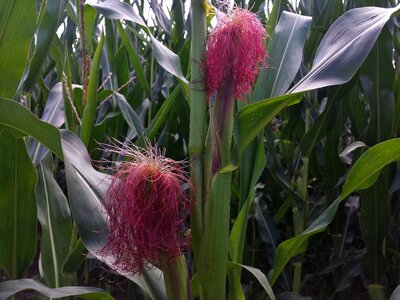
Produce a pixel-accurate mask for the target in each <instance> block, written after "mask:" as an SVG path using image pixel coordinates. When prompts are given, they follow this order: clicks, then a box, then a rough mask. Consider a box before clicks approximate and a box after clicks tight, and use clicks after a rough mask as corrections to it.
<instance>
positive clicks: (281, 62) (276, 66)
mask: <svg viewBox="0 0 400 300" xmlns="http://www.w3.org/2000/svg"><path fill="white" fill-rule="evenodd" d="M275 5H276V4H274V7H275ZM310 26H311V18H310V17H306V16H301V15H296V14H293V13H289V12H286V11H283V12H282V14H281V17H280V19H279V23H278V25H277V26H276V28H275V31H274V33H273V36H272V37H271V41H270V42H269V43H268V49H267V51H268V54H269V56H270V57H271V59H270V63H269V64H268V66H267V67H266V68H262V69H261V71H260V74H259V76H258V79H257V83H256V86H255V88H254V93H253V95H252V97H251V98H252V100H260V99H266V98H270V97H274V96H279V95H283V94H284V93H285V92H286V91H287V89H288V88H289V86H290V84H291V83H292V81H293V79H294V77H295V76H296V74H297V72H298V70H299V68H300V64H301V61H302V55H300V53H302V52H303V47H304V43H305V41H306V38H307V34H308V31H309V29H310Z"/></svg>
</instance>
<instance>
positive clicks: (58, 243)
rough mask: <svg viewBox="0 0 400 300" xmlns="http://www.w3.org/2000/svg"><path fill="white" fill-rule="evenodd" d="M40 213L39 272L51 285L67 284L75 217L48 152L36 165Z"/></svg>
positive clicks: (37, 196)
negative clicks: (65, 271) (64, 268)
mask: <svg viewBox="0 0 400 300" xmlns="http://www.w3.org/2000/svg"><path fill="white" fill-rule="evenodd" d="M37 174H38V184H37V186H36V198H37V214H38V219H39V222H40V226H41V228H42V232H41V243H40V262H39V263H40V273H41V277H42V279H43V280H44V281H45V282H46V284H47V286H49V287H60V286H64V285H66V284H68V281H67V278H66V277H65V275H64V274H62V265H63V263H64V260H65V259H66V257H67V255H68V252H69V248H70V244H71V237H72V220H71V214H70V210H69V205H68V201H67V198H66V197H65V195H64V193H63V191H62V190H61V188H60V187H59V186H58V184H57V182H56V180H55V179H54V176H53V159H52V157H51V156H50V155H47V156H46V158H45V159H44V160H42V162H41V163H40V164H39V165H38V166H37Z"/></svg>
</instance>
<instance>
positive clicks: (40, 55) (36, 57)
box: [24, 0, 68, 92]
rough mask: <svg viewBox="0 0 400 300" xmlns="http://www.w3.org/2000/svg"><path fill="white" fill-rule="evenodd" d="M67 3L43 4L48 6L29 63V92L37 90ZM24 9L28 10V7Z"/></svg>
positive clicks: (64, 1) (65, 1) (27, 88)
mask: <svg viewBox="0 0 400 300" xmlns="http://www.w3.org/2000/svg"><path fill="white" fill-rule="evenodd" d="M67 2H68V1H67V0H59V1H43V2H42V3H43V4H42V5H46V7H45V11H44V15H43V18H42V20H41V22H40V25H39V28H38V30H37V38H36V43H35V52H34V54H33V56H32V59H31V61H30V63H29V73H28V77H27V78H26V79H25V82H24V90H25V91H27V92H32V90H33V89H34V88H35V84H36V82H37V79H38V77H39V75H40V73H41V70H42V66H43V64H44V62H45V61H46V58H47V56H48V54H49V51H50V48H51V44H52V42H53V39H54V37H55V35H56V32H57V29H58V27H59V25H60V23H61V22H62V21H63V18H64V9H65V6H66V4H67ZM24 9H25V10H28V8H27V7H26V8H24ZM34 10H35V9H34Z"/></svg>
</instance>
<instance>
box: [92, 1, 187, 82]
mask: <svg viewBox="0 0 400 300" xmlns="http://www.w3.org/2000/svg"><path fill="white" fill-rule="evenodd" d="M92 6H93V7H94V8H95V9H96V10H97V11H98V12H99V13H101V14H103V15H104V16H105V17H106V18H109V19H112V20H121V19H122V20H128V21H131V22H134V23H136V24H139V25H141V26H142V27H143V28H144V29H145V31H146V32H147V34H148V35H149V37H150V41H151V44H152V47H153V50H154V58H155V59H156V60H157V62H158V63H159V64H160V65H161V66H162V67H163V68H164V69H165V70H167V71H168V72H170V73H171V74H172V75H175V76H176V77H177V78H179V79H180V80H181V81H182V82H183V83H184V84H188V81H187V80H186V78H185V76H183V73H182V69H181V61H180V59H179V56H178V55H176V54H175V53H174V52H172V51H171V50H170V49H168V48H167V47H166V46H164V45H163V44H162V43H161V42H159V41H158V40H157V39H156V38H155V37H154V36H153V35H152V34H151V32H150V30H149V28H148V27H147V26H146V24H145V23H144V21H143V20H142V18H141V17H140V16H138V15H137V14H136V12H135V11H134V9H133V7H132V6H130V5H129V4H127V3H123V2H120V1H117V0H106V1H104V2H101V3H98V4H92Z"/></svg>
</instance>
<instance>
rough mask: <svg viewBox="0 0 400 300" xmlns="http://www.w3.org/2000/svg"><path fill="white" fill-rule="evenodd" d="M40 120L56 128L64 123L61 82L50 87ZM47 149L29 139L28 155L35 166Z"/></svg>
mask: <svg viewBox="0 0 400 300" xmlns="http://www.w3.org/2000/svg"><path fill="white" fill-rule="evenodd" d="M41 120H42V121H44V122H47V123H50V124H52V125H54V126H55V127H57V128H59V127H60V126H61V125H62V124H64V122H65V114H64V101H63V94H62V85H61V82H59V83H57V84H56V85H55V86H54V87H53V88H52V89H51V91H50V94H49V97H48V99H47V102H46V106H45V108H44V112H43V116H42V118H41ZM48 151H49V150H48V149H47V148H46V147H44V146H43V145H41V144H39V143H38V142H37V141H36V140H30V143H29V155H30V156H31V158H32V161H33V164H34V165H35V166H36V165H37V164H38V163H39V162H40V161H41V160H42V159H43V158H44V157H45V156H46V154H47V152H48Z"/></svg>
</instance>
